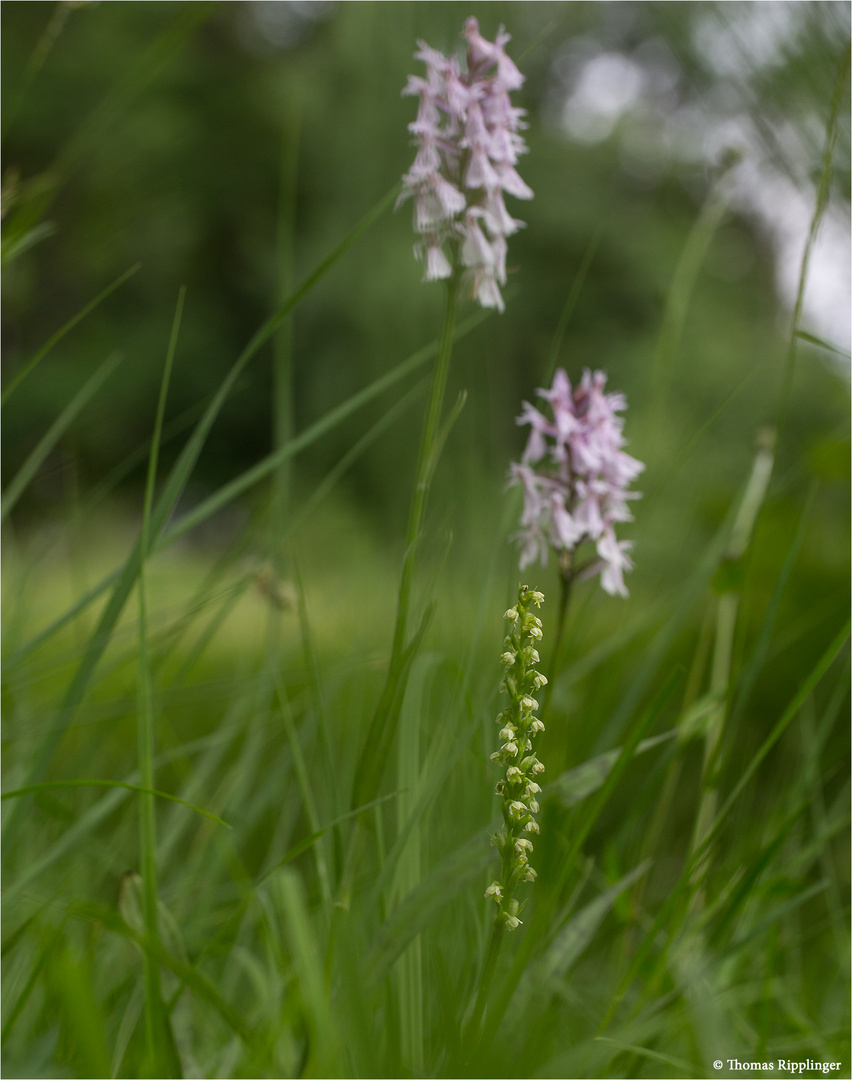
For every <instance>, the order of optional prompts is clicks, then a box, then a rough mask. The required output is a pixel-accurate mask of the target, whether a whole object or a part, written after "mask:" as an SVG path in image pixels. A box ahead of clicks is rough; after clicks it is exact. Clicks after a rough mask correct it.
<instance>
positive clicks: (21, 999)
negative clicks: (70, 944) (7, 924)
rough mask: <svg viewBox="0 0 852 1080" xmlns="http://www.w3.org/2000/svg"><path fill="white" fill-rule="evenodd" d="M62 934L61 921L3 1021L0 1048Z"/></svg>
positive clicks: (63, 928) (63, 929)
mask: <svg viewBox="0 0 852 1080" xmlns="http://www.w3.org/2000/svg"><path fill="white" fill-rule="evenodd" d="M27 922H28V923H29V922H30V920H27ZM64 933H65V920H64V919H63V921H62V922H61V923H60V924H59V925H58V926H57V927H56V929H55V930H54V931H53V933H52V934H50V935H49V936H48V938H47V941H46V942H45V943H44V945H43V946H42V948H41V951H40V952H39V955H38V958H37V959H36V961H35V963H34V964H33V965H32V967H31V968H30V973H29V975H28V976H27V980H26V982H25V983H24V985H23V987H22V988H21V991H20V993H19V994H18V996H17V998H16V999H15V1004H14V1005H13V1006H12V1008H11V1009H10V1010H9V1014H8V1016H7V1017H6V1019H5V1020H4V1021H3V1030H2V1032H0V1046H5V1045H6V1041H7V1039H8V1038H9V1036H10V1035H11V1034H12V1029H13V1028H14V1026H15V1024H16V1023H17V1021H18V1017H19V1016H20V1015H21V1013H22V1012H23V1011H24V1009H25V1008H26V1005H27V1002H28V1001H29V999H30V997H31V996H32V992H33V990H35V988H36V986H37V984H38V981H39V979H40V978H41V973H42V971H43V970H44V968H45V966H46V964H47V962H48V960H49V959H50V957H51V956H52V955H54V953H55V951H56V948H57V946H58V944H59V942H60V940H61V938H62V935H63V934H64Z"/></svg>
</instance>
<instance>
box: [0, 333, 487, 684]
mask: <svg viewBox="0 0 852 1080" xmlns="http://www.w3.org/2000/svg"><path fill="white" fill-rule="evenodd" d="M487 314H488V313H487V312H484V311H483V312H478V313H477V314H475V315H473V316H471V318H469V319H467V320H465V322H464V323H462V324H461V325H460V326H459V328H458V332H457V334H456V338H457V339H459V338H461V337H462V336H464V335H465V334H468V333H469V332H470V331H471V330H473V329H474V328H475V327H476V326H478V325H479V324H480V323H481V322H482V321H483V319H485V318H486V317H487ZM436 348H437V345H436V343H434V342H433V343H432V344H431V345H428V346H426V347H425V348H423V349H420V350H418V351H417V352H416V353H413V354H412V355H411V356H410V357H408V359H407V360H404V361H402V363H400V364H398V365H397V366H396V367H395V368H393V369H392V370H391V371H390V372H388V373H387V374H386V375H382V376H380V377H379V378H378V379H376V380H375V381H374V382H372V383H371V384H370V385H369V386H368V387H365V389H364V390H362V391H360V392H359V393H358V394H356V395H354V397H353V398H352V399H349V401H347V402H344V404H343V405H341V406H338V407H337V408H336V409H335V410H332V414H329V416H326V417H323V418H322V419H321V420H318V421H317V422H316V423H315V424H313V425H312V426H311V427H310V428H308V429H307V430H306V431H305V432H303V434H302V435H300V436H298V437H297V439H296V440H295V441H296V446H295V449H292V450H291V449H290V448H288V447H282V449H281V451H278V452H276V453H273V454H270V455H269V456H268V457H266V458H264V459H263V461H262V462H260V463H259V464H258V465H256V466H252V468H250V469H248V470H247V471H246V472H245V473H243V474H242V475H241V476H240V477H237V478H236V479H235V480H233V481H231V482H230V483H229V484H226V485H225V487H224V488H222V489H220V491H218V492H216V493H215V494H214V495H212V496H210V498H209V499H207V500H205V502H204V503H202V504H201V506H199V507H197V508H196V509H195V510H194V511H191V512H190V513H188V514H187V515H185V516H184V517H183V518H181V519H180V521H178V522H177V523H176V524H175V525H174V526H172V528H170V529H169V530H168V531H167V532H166V533H165V535H164V536H162V537H160V539H159V542H158V544H157V546H156V549H155V550H157V551H159V550H161V549H162V547H164V546H165V545H166V544H168V543H171V542H172V541H173V540H176V539H178V538H179V537H180V536H184V535H185V534H186V533H188V532H190V531H191V530H192V529H193V528H195V527H196V526H197V525H200V524H201V523H202V522H203V521H205V520H207V518H208V517H210V515H211V514H213V513H215V512H216V511H217V510H220V509H222V508H223V507H224V506H226V505H227V504H228V503H230V502H231V501H233V500H234V499H235V498H237V497H238V496H239V495H241V494H242V493H243V492H244V491H247V490H248V489H249V488H250V487H252V485H254V484H256V483H258V482H259V481H260V480H262V479H263V478H264V477H265V476H267V475H269V473H271V472H273V471H274V469H275V468H276V467H277V465H278V464H279V463H280V458H281V456H283V455H285V454H286V455H289V454H291V453H294V454H295V453H298V452H299V451H300V450H303V449H305V448H306V447H307V446H308V445H310V444H311V443H312V442H314V441H315V440H316V439H318V438H320V437H321V436H322V435H324V434H325V433H326V432H327V431H329V430H331V428H333V427H334V426H335V425H336V424H338V423H341V422H342V421H343V420H345V419H346V418H347V417H348V416H349V415H350V414H351V413H352V412H354V411H355V410H356V409H358V408H361V407H362V406H363V405H366V404H367V403H368V402H369V401H371V400H372V399H373V398H374V397H376V396H378V395H379V394H381V393H382V392H383V391H385V390H387V389H390V387H392V386H393V385H394V384H395V383H397V382H399V381H400V380H401V379H403V378H404V377H405V376H406V375H408V374H410V373H411V372H413V371H415V370H417V368H419V367H421V366H422V365H423V364H425V363H426V362H427V361H428V360H430V359H431V358H432V357H433V356H434V354H435V350H436ZM125 569H126V567H125V568H119V569H118V570H115V571H113V572H112V573H111V574H108V575H106V577H104V578H103V579H102V580H101V581H100V582H99V583H98V584H97V585H95V586H93V587H92V588H91V589H90V590H89V591H88V592H87V593H86V594H85V595H84V596H82V597H81V598H80V599H79V600H78V601H77V602H76V603H75V604H73V605H72V606H71V607H70V608H69V609H68V610H67V611H65V612H64V613H63V614H62V615H60V616H59V617H58V618H56V619H55V620H54V621H53V622H52V623H50V624H49V625H48V626H47V627H45V629H44V630H42V631H41V632H40V633H39V634H37V635H36V637H34V638H33V639H32V640H31V641H30V642H28V643H27V644H26V645H23V646H21V647H20V648H19V649H17V650H16V651H15V652H14V653H12V654H11V655H10V656H8V657H7V658H6V659H5V661H4V663H3V670H4V672H5V671H8V670H9V669H10V668H12V667H13V666H15V665H16V664H19V663H20V662H21V661H23V660H25V659H26V657H27V656H29V655H30V654H31V653H32V652H33V651H34V650H35V649H36V648H38V647H40V646H41V645H43V644H44V643H45V642H46V641H48V640H49V639H50V638H51V637H52V636H53V635H54V634H56V633H58V632H59V631H60V630H62V629H63V628H64V627H66V626H68V625H69V623H71V622H73V620H74V619H76V618H77V617H78V616H79V615H81V614H82V613H83V612H84V611H85V610H87V608H88V607H89V606H90V605H91V604H92V603H94V602H95V601H96V600H97V599H98V597H100V596H101V595H103V593H104V592H105V591H106V590H107V589H108V588H109V587H110V586H111V585H115V584H116V582H118V581H119V578H120V577H121V575H122V572H123V570H125Z"/></svg>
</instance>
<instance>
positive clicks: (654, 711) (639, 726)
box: [557, 669, 683, 880]
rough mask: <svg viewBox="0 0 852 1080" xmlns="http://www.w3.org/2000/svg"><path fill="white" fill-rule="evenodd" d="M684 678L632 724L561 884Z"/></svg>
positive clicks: (673, 680)
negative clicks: (626, 770) (646, 736)
mask: <svg viewBox="0 0 852 1080" xmlns="http://www.w3.org/2000/svg"><path fill="white" fill-rule="evenodd" d="M682 678H683V672H682V671H681V670H680V669H676V670H675V671H673V672H672V673H671V674H670V675H669V677H668V678H667V679H666V681H665V683H664V684H663V686H662V688H661V689H660V690H659V692H658V693H657V694H656V695H655V696H654V698H653V700H652V701H651V703H650V705H649V706H648V708H647V709H646V710H645V711H644V713H642V714H640V716H639V717H638V718H637V720H636V722H635V723H634V724H633V728H632V730H631V731H630V733H629V735H628V737H627V738H626V739H625V741H624V745H623V746H622V748H621V752H620V753H619V755H618V757H617V759H616V761H615V764H614V765H613V766H612V767H611V768H610V770H609V772H608V774H607V777H606V780H605V781H604V782H603V784H601V786H600V788H599V789H598V791H597V792H596V793H595V796H594V798H593V799H592V801H591V803H589V805H588V807H587V809H586V811H585V813H584V814H583V816H582V818H581V820H580V821H579V822H577V823H576V824H575V827H574V829H573V832H572V837H571V843H570V845H569V847H568V851H567V853H566V854H565V856H564V857H563V859H562V861H561V866H560V870H559V873H558V875H557V876H558V878H559V879H560V880H564V879H565V878H566V877H567V875H568V874H570V873H571V871H572V869H573V866H574V862H575V860H576V858H577V856H578V854H579V853H580V849H581V848H582V846H583V844H584V842H585V840H586V837H587V836H588V835H589V832H590V831H591V829H592V827H593V826H594V824H595V822H596V821H597V819H598V817H599V815H600V813H601V810H602V809H603V807H604V806H605V805H606V802H607V800H608V799H609V797H610V795H612V793H613V791H614V790H615V788H616V786H617V784H618V782H619V780H620V779H621V777H622V775H623V774H624V770H625V769H626V768H627V766H628V765H629V764H630V762H631V761H632V760H633V758H634V757H635V755H636V753H637V750H638V748H639V745H640V743H641V742H642V738H643V736H644V735H645V734H646V732H647V731H648V729H649V728H650V727H651V725H652V724H653V723H654V721H655V720H656V719H657V718H658V717H659V716H660V714H661V713H662V711H663V709H664V708H665V707H666V705H667V704H668V702H669V701H670V700H671V697H672V695H673V694H674V692H675V690H676V689H677V687H678V686H679V685H680V683H681V681H682Z"/></svg>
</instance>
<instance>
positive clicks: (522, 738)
mask: <svg viewBox="0 0 852 1080" xmlns="http://www.w3.org/2000/svg"><path fill="white" fill-rule="evenodd" d="M543 600H544V596H543V594H542V593H540V592H536V591H535V590H534V589H530V588H529V586H527V585H521V586H520V588H519V590H518V603H517V604H516V605H515V607H512V608H509V610H508V611H507V612H506V615H505V618H506V619H507V620H508V622H509V633H508V634H507V636H506V638H505V640H504V642H503V650H504V651H503V654H502V656H501V657H500V660H501V662H502V663H503V664H504V666H505V668H506V674H505V676H504V678H503V682H502V683H501V684H500V690H501V691H502V692H503V693H506V694H508V696H509V706H508V708H506V709H504V710H503V712H501V713H500V714H499V716H498V717H497V723H498V724H500V740H501V742H502V745H501V747H500V749H499V750H498V751H497V752H496V753H494V754H492V755H491V760H492V761H496V762H499V764H500V765H502V766H503V769H504V774H503V778H502V779H501V780H500V781H499V782H498V784H497V794H498V795H499V796H500V797H501V798H502V802H503V807H502V809H503V828H502V829H501V830H500V831H499V832H498V833H497V834H496V835H495V836H494V844H495V845H496V847H497V849H498V851H499V852H500V854H501V856H502V858H503V874H502V880H501V881H493V882H492V883H491V885H489V886H488V888H487V889H486V891H485V895H486V896H488V897H492V898H493V899H494V901H495V902H496V903H497V905H498V907H499V909H500V912H499V915H498V918H499V919H502V920H503V921H504V922H505V924H506V928H507V929H509V930H514V929H516V928H517V927H518V926H519V925H520V922H521V920H520V919H519V918H518V911H519V905H518V902H517V900H514V899H513V898H512V894H513V892H514V891H515V888H516V886H517V885H519V884H520V883H521V882H522V881H534V880H535V876H536V874H535V870H533V868H532V867H531V866H530V864H529V856H530V853H531V852H532V850H533V843H532V840H531V839H530V837H531V836H532V835H534V834H535V833H537V832H538V831H539V827H538V822H537V821H536V820H535V815H536V814H537V813H538V811H539V805H538V802H537V801H536V795H537V794H538V793H539V792H540V791H541V788H540V786H539V784H538V782H537V780H538V777H539V776H541V774H542V773H543V772H544V766H543V765H542V763H541V762H540V761H539V760H538V758H537V757H536V756H535V753H534V752H533V744H532V740H533V739H534V738H535V736H536V735H537V734H538V732H539V731H544V724H543V723H542V722H541V720H539V719H538V717H537V716H536V715H535V711H536V709H538V701H536V699H535V697H534V696H533V695H534V694H535V693H536V692H537V691H538V690H540V689H541V687H542V686H544V685H545V684H546V683H547V679H546V678H545V677H544V675H542V674H541V673H540V672H538V671H536V670H535V666H534V665H536V664H537V663H538V662H539V655H538V651H537V649H536V645H537V644H538V643H539V642H540V641H541V621H540V620H539V619H538V618H536V616H535V615H533V613H532V610H531V609H532V606H533V604H535V606H536V607H540V605H541V602H542V601H543Z"/></svg>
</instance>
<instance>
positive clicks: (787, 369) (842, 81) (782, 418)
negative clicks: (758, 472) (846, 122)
mask: <svg viewBox="0 0 852 1080" xmlns="http://www.w3.org/2000/svg"><path fill="white" fill-rule="evenodd" d="M849 62H850V49H849V47H848V46H847V48H846V51H845V53H844V54H843V60H842V61H841V62H840V67H839V68H838V71H837V79H836V81H835V84H834V94H833V96H832V100H831V112H830V113H829V117H828V122H827V123H826V127H825V146H824V147H823V153H822V165H821V168H820V175H819V183H818V185H817V195H816V205H815V206H814V212H813V216H812V217H811V224H810V228H809V229H808V239H807V241H806V242H805V250H804V252H803V253H802V266H801V269H800V271H799V284H798V287H797V289H796V302H795V305H794V306H793V318H792V320H791V323H790V340H789V343H788V345H787V354H786V356H785V359H784V371H783V374H782V377H781V386H780V389H779V392H778V407H777V410H776V415H775V429H776V431H777V432H778V438H779V440H780V438H781V435H782V434H783V431H784V425H785V424H786V422H787V413H788V411H789V408H790V397H791V394H792V390H793V375H794V373H795V370H796V354H797V351H798V348H797V347H798V341H799V337H800V336H801V325H800V324H801V321H802V310H803V308H804V302H805V285H806V283H807V280H808V268H809V266H810V260H811V251H812V250H813V246H814V243H815V242H816V238H817V234H818V233H819V227H820V225H821V224H822V217H823V214H824V213H825V208H826V206H827V205H828V198H829V194H830V190H831V173H832V163H833V159H834V148H835V145H836V143H837V134H838V129H839V121H840V109H841V106H845V105H846V104H847V101H848V95H847V93H846V83H847V81H848V79H849Z"/></svg>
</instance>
